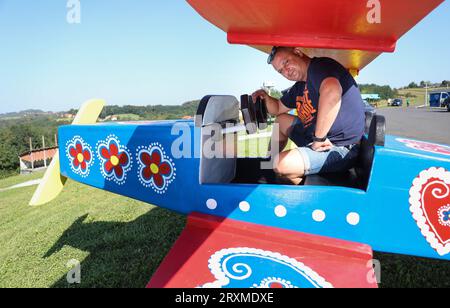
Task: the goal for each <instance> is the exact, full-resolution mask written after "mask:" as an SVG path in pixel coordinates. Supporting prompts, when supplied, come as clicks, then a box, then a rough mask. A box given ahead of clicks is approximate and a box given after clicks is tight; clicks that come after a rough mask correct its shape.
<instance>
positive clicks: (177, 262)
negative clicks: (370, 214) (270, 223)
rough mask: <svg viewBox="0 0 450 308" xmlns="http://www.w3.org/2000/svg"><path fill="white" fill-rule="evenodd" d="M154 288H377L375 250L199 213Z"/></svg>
mask: <svg viewBox="0 0 450 308" xmlns="http://www.w3.org/2000/svg"><path fill="white" fill-rule="evenodd" d="M147 287H148V288H196V287H201V288H333V287H337V288H376V287H377V282H376V279H375V273H374V269H373V263H372V250H371V248H370V247H369V246H367V245H363V244H358V243H352V242H347V241H342V240H337V239H332V238H326V237H321V236H316V235H309V234H305V233H300V232H292V231H287V230H282V229H278V228H272V227H267V226H262V225H257V224H251V223H245V222H241V221H234V220H232V219H228V218H219V217H217V216H209V215H205V214H199V213H193V214H191V215H190V216H189V217H188V223H187V226H186V228H185V230H184V231H183V233H182V234H181V236H180V238H179V239H178V241H177V242H176V243H175V245H174V246H173V248H172V250H171V251H170V253H169V254H168V255H167V256H166V258H165V259H164V261H163V263H162V264H161V266H160V267H159V269H158V270H157V272H156V273H155V274H154V275H153V277H152V279H151V281H150V283H149V284H148V286H147Z"/></svg>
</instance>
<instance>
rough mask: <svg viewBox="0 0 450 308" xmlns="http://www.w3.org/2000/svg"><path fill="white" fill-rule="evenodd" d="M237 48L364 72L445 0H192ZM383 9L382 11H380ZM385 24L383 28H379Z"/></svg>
mask: <svg viewBox="0 0 450 308" xmlns="http://www.w3.org/2000/svg"><path fill="white" fill-rule="evenodd" d="M187 1H188V2H189V4H190V5H191V6H192V7H193V8H194V9H195V10H196V11H197V12H198V13H199V14H200V15H201V16H203V17H204V18H205V19H207V20H208V21H209V22H211V23H212V24H214V25H216V26H217V27H219V28H220V29H222V30H223V31H225V32H226V33H227V34H228V41H229V42H230V43H232V44H245V45H250V46H253V47H256V48H258V49H260V50H263V51H265V52H267V51H269V50H270V48H271V46H293V47H304V48H305V52H306V53H307V54H308V55H310V56H327V57H331V58H334V59H336V60H338V61H339V62H341V63H342V64H343V65H344V66H346V67H347V68H349V69H362V68H364V67H365V66H366V65H367V64H369V63H370V62H372V61H373V60H374V59H375V58H376V57H377V56H379V55H380V54H381V53H382V52H393V51H394V50H395V46H396V42H397V40H398V39H400V37H402V36H403V35H404V34H405V33H406V32H408V31H409V30H410V29H411V28H413V27H414V26H415V25H416V24H417V23H418V22H420V21H421V20H422V19H423V18H424V17H425V16H427V15H428V14H429V13H430V12H431V11H433V10H434V9H435V8H436V7H437V6H438V5H439V4H441V3H442V2H443V0H426V1H424V0H389V1H379V0H358V1H349V0H321V1H311V0H279V1H273V0H258V1H254V0H214V1H211V0H187ZM378 9H379V10H378ZM378 22H379V23H378Z"/></svg>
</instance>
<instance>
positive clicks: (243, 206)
mask: <svg viewBox="0 0 450 308" xmlns="http://www.w3.org/2000/svg"><path fill="white" fill-rule="evenodd" d="M239 208H240V209H241V211H242V212H249V211H250V203H248V202H247V201H242V202H241V203H239Z"/></svg>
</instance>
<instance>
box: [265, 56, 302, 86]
mask: <svg viewBox="0 0 450 308" xmlns="http://www.w3.org/2000/svg"><path fill="white" fill-rule="evenodd" d="M272 66H273V67H274V69H275V70H276V71H277V72H279V73H280V74H281V75H283V76H284V77H285V78H286V79H288V80H290V81H302V80H304V79H305V76H306V66H305V63H304V61H303V60H302V57H300V56H299V55H298V54H296V53H295V52H294V50H293V49H292V50H291V49H282V50H280V51H278V52H277V54H276V55H275V58H274V59H273V61H272Z"/></svg>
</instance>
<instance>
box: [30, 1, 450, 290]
mask: <svg viewBox="0 0 450 308" xmlns="http://www.w3.org/2000/svg"><path fill="white" fill-rule="evenodd" d="M442 2H443V1H442V0H427V1H423V0H395V1H372V0H371V1H362V0H361V1H347V0H323V1H309V0H283V1H272V0H261V1H257V2H255V1H252V0H215V1H211V0H188V3H189V4H190V5H191V6H192V7H193V8H194V9H195V10H196V11H197V12H198V13H199V14H200V15H201V16H203V17H204V18H205V19H207V20H208V21H210V22H211V23H212V24H214V25H216V26H217V27H219V28H220V29H222V30H223V31H225V32H226V33H227V34H228V41H229V42H230V43H232V44H245V45H249V46H252V47H255V48H258V49H260V50H262V51H264V52H268V51H269V50H270V48H271V47H272V46H301V47H302V48H304V52H305V53H306V54H308V55H309V56H327V57H331V58H334V59H336V60H338V61H339V62H340V63H342V64H343V65H345V66H346V67H347V68H348V69H349V70H351V71H352V72H353V73H355V74H356V73H357V72H359V71H360V70H361V69H363V68H364V67H365V66H366V65H368V64H369V63H370V62H371V61H372V60H374V59H375V58H376V57H378V56H379V55H380V54H381V53H383V52H393V51H394V49H395V46H396V42H397V40H398V39H400V37H401V36H403V35H404V34H405V33H406V32H407V31H408V30H410V29H411V28H413V27H414V26H415V25H416V24H417V23H418V22H420V21H421V20H422V19H423V18H424V17H425V16H427V15H428V14H429V13H430V12H431V11H433V10H434V9H435V8H436V7H438V6H439V5H440V4H441V3H442ZM379 22H380V23H379ZM248 103H249V98H248V96H243V97H242V98H241V102H239V101H238V99H236V98H234V97H232V96H206V97H205V98H204V99H203V100H202V101H201V103H200V106H199V110H198V112H197V115H196V117H195V121H159V122H137V123H133V122H128V123H114V124H110V123H100V124H95V122H96V121H97V117H98V115H99V114H100V112H101V110H102V108H103V105H104V102H103V101H100V100H94V101H90V102H88V103H86V104H85V105H84V106H83V107H82V108H81V109H80V111H79V113H78V115H77V117H76V119H75V121H74V123H73V125H70V126H63V127H61V128H60V129H59V144H60V148H59V159H58V158H55V159H54V160H53V162H52V165H51V167H50V168H49V169H48V171H47V173H46V175H45V177H44V181H43V182H42V184H41V185H40V186H39V187H38V189H37V191H36V193H35V195H34V196H33V199H32V201H31V204H32V205H40V204H44V203H47V202H49V201H51V200H52V199H54V198H55V197H56V196H57V195H58V194H59V193H60V192H61V190H62V188H63V186H64V183H65V180H66V179H67V178H70V179H72V180H75V181H78V182H80V183H84V184H87V185H90V186H93V187H96V188H99V189H102V190H106V191H110V192H113V193H116V194H120V195H123V196H127V197H130V198H134V199H137V200H141V201H144V202H147V203H150V204H153V205H156V206H159V207H162V208H166V209H169V210H172V211H176V212H178V213H183V214H185V215H188V223H187V226H186V228H185V230H184V231H183V233H182V234H181V236H180V238H179V239H178V241H177V242H176V243H175V245H174V247H173V249H172V251H171V252H170V253H169V254H168V255H167V257H166V258H165V260H164V261H163V262H162V264H161V266H160V267H159V269H158V270H157V272H156V273H155V274H154V276H153V277H152V279H151V281H150V283H149V284H148V287H182V288H190V287H217V288H241V287H246V288H247V287H249V288H280V287H285V288H296V287H319V288H328V287H377V281H376V279H374V269H373V262H372V259H373V257H372V249H375V250H377V251H380V252H388V253H398V254H407V255H414V256H422V257H428V258H437V259H443V260H450V171H449V170H450V147H449V146H447V145H439V144H433V143H429V142H422V141H418V140H412V139H406V138H401V137H396V136H385V132H384V129H385V122H384V118H383V117H381V116H374V117H373V118H372V119H371V120H370V119H369V121H368V123H369V124H370V125H368V127H367V136H366V138H365V139H364V140H363V143H362V146H361V147H362V149H361V155H360V156H361V157H360V161H359V164H358V166H357V167H356V168H355V169H354V170H351V171H349V172H346V173H342V174H341V173H340V174H330V175H320V176H311V177H307V178H306V179H305V183H304V185H300V186H284V185H277V184H275V182H274V181H273V171H271V170H262V169H261V168H260V166H261V164H262V163H264V162H266V159H264V158H238V157H237V156H236V149H235V147H234V146H233V145H234V144H235V141H236V140H237V134H236V132H237V131H240V130H243V129H245V127H244V128H243V125H242V124H239V118H240V117H239V108H241V110H242V114H243V117H244V120H245V124H247V127H246V128H247V133H255V132H256V131H257V129H258V125H257V124H263V125H264V124H265V120H266V116H267V115H266V114H265V113H264V109H263V108H262V107H263V106H262V107H261V106H259V107H258V106H257V107H256V109H255V108H253V106H254V105H253V104H250V105H249V104H248ZM225 124H227V125H225ZM230 125H231V127H230ZM217 127H218V132H217V129H212V128H217ZM213 132H214V133H213ZM211 140H213V141H214V142H211ZM212 144H213V146H212ZM206 148H209V149H213V150H214V151H215V153H216V154H223V155H222V158H220V155H215V156H213V157H210V156H208V154H207V153H206V152H207V151H205V149H206Z"/></svg>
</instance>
